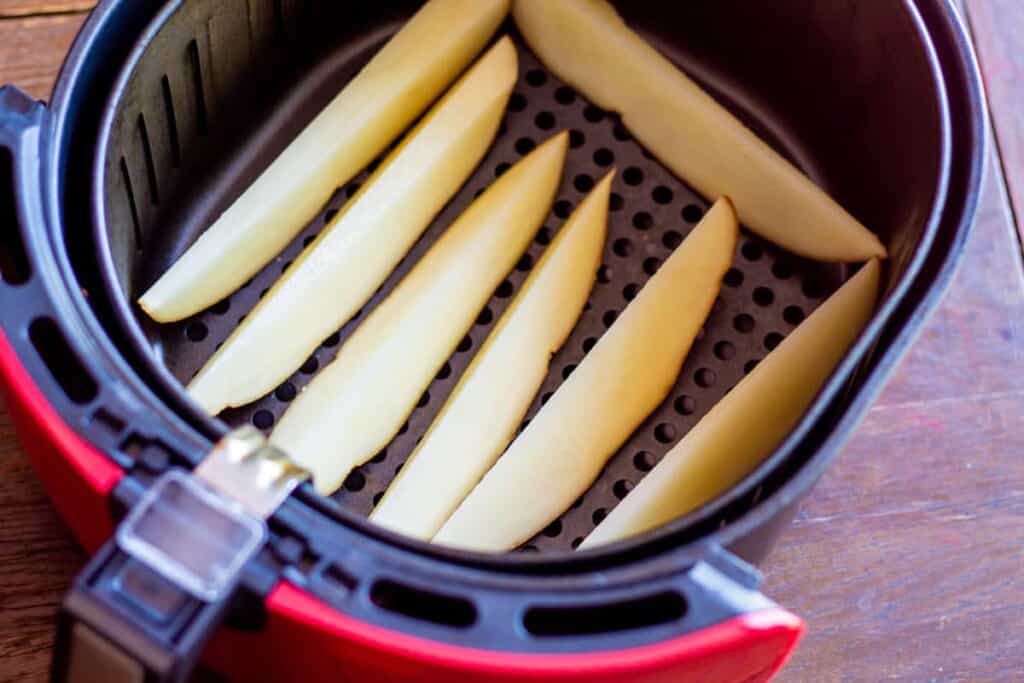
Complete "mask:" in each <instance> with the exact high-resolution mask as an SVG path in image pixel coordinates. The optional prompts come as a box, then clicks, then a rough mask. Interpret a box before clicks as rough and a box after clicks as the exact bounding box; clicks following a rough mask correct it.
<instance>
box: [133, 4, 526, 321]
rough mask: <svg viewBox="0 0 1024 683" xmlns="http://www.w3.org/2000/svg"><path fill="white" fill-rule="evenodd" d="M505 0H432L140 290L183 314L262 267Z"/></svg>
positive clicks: (497, 15)
mask: <svg viewBox="0 0 1024 683" xmlns="http://www.w3.org/2000/svg"><path fill="white" fill-rule="evenodd" d="M508 9H509V0H430V2H428V3H427V4H426V5H424V6H423V7H422V8H421V9H420V10H419V11H418V12H417V13H416V15H415V16H413V17H412V19H410V20H409V21H408V22H407V23H406V24H405V26H403V27H402V29H401V30H400V31H399V32H398V33H397V34H395V36H394V37H393V38H392V39H391V40H390V41H389V42H388V43H387V44H386V45H385V46H384V47H383V48H381V50H380V52H378V53H377V54H376V56H374V58H373V59H372V60H371V61H370V63H369V64H367V65H366V67H365V68H364V69H363V70H362V71H361V72H360V73H359V74H358V75H357V76H356V77H355V78H354V79H352V81H351V82H349V84H348V85H347V86H345V88H344V90H342V91H341V93H339V94H338V95H337V96H336V97H335V98H334V100H332V101H331V103H330V104H328V105H327V107H326V108H324V110H323V111H321V112H320V114H319V115H317V117H316V118H315V119H313V121H312V122H311V123H310V124H309V125H308V126H307V127H306V128H305V129H304V130H303V131H302V133H300V134H299V136H298V137H297V138H295V139H294V140H293V141H292V142H291V143H290V144H289V145H288V147H287V148H285V150H284V151H283V152H282V153H281V154H280V155H279V156H278V157H277V158H276V159H275V160H274V162H273V163H272V164H271V165H270V166H269V167H267V169H266V170H264V171H263V173H262V174H261V175H260V176H259V177H258V178H257V180H256V182H254V183H253V184H252V185H251V186H249V188H248V189H246V190H245V192H243V193H242V195H241V196H240V197H238V199H236V200H235V201H234V203H233V204H231V206H230V207H229V208H228V209H227V210H226V211H225V212H224V213H223V214H222V215H221V216H220V218H218V219H217V221H216V222H214V224H213V225H211V226H210V227H209V228H208V229H207V230H206V231H205V232H204V233H203V234H202V235H201V236H200V237H199V239H198V240H197V241H196V242H195V244H193V245H192V246H191V247H190V248H189V249H188V250H187V251H186V252H185V253H184V254H183V255H182V256H181V257H180V258H179V259H178V261H177V262H176V263H175V264H174V265H173V266H172V267H171V268H170V270H168V271H167V272H166V273H165V274H164V275H163V276H162V277H161V278H160V279H159V280H157V282H156V284H154V285H153V286H152V287H151V288H150V289H149V291H147V292H146V293H145V294H144V295H143V296H142V298H141V299H139V305H140V306H141V307H142V309H143V310H145V311H146V312H147V313H148V314H149V315H150V316H151V317H152V318H153V319H154V320H157V321H159V322H172V321H176V320H182V319H183V318H187V317H188V316H190V315H193V314H195V313H198V312H199V311H202V310H203V309H206V308H208V307H210V306H212V305H213V304H216V303H217V302H219V301H221V300H222V299H224V298H225V297H227V296H228V295H230V294H231V293H232V292H234V291H235V290H236V289H238V288H239V287H241V286H242V285H243V284H244V283H245V282H246V281H247V280H248V279H249V278H251V277H252V276H253V275H255V274H256V273H258V272H259V270H260V269H261V268H262V267H263V266H264V265H266V264H267V263H268V262H269V261H270V260H271V259H272V258H273V257H274V256H275V255H276V254H277V253H278V252H280V251H281V250H282V249H283V248H284V247H285V246H287V245H288V243H289V242H290V241H291V240H292V239H293V238H294V237H295V235H296V234H297V233H298V232H299V230H301V229H302V228H303V227H304V226H305V225H306V224H307V223H309V221H310V220H312V219H313V217H314V216H316V214H317V213H318V212H319V211H320V209H321V208H322V207H323V205H324V204H325V203H327V200H328V199H330V198H331V195H333V194H334V191H335V190H336V189H337V188H338V187H339V186H341V185H344V184H345V183H347V182H348V181H349V180H351V179H352V178H353V177H354V176H355V175H356V174H357V173H359V171H361V170H362V169H363V168H365V167H366V166H367V165H368V164H369V163H370V162H371V161H373V159H374V158H375V157H376V156H377V155H379V154H380V153H381V152H383V151H384V149H385V148H386V147H387V146H388V145H389V144H390V143H391V142H392V141H393V140H394V139H395V138H396V137H398V135H399V134H400V133H401V132H402V131H403V130H405V129H406V128H407V127H408V126H409V124H411V123H412V122H413V121H415V120H416V118H417V117H418V116H419V115H420V114H421V113H423V111H424V110H425V109H426V108H427V106H428V105H430V103H431V102H433V101H434V100H435V99H436V98H437V97H438V96H439V95H440V94H441V93H442V92H444V90H445V88H447V87H448V86H449V84H451V83H452V81H454V80H455V78H456V77H457V76H458V75H459V74H460V73H461V72H462V71H463V70H464V69H465V68H466V66H467V65H469V63H470V62H471V61H472V60H473V58H474V57H475V56H476V55H477V54H478V53H479V52H480V50H482V49H483V48H484V46H485V45H486V44H487V41H488V40H490V37H491V36H492V35H493V34H494V32H495V31H496V30H497V28H498V26H499V25H500V24H501V22H502V21H503V20H504V18H505V16H506V15H507V14H508Z"/></svg>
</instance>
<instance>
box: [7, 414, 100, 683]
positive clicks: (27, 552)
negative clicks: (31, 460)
mask: <svg viewBox="0 0 1024 683" xmlns="http://www.w3.org/2000/svg"><path fill="white" fill-rule="evenodd" d="M84 561H85V554H84V553H83V552H82V551H81V550H79V549H78V548H77V547H76V546H75V544H74V542H73V541H72V539H71V537H70V535H69V534H68V532H67V531H66V530H65V528H64V526H63V524H62V523H61V522H60V520H59V519H58V517H57V515H56V513H55V512H54V511H53V508H51V507H50V505H49V503H48V502H47V500H46V496H45V494H44V493H43V490H42V488H41V487H40V485H39V482H38V480H37V479H36V477H35V474H34V473H33V472H32V470H31V468H30V467H29V465H28V461H27V460H26V458H25V454H24V452H23V451H22V449H21V446H20V445H19V444H18V443H17V441H16V439H15V436H14V430H13V428H12V426H11V422H10V416H9V415H8V413H7V409H6V406H5V405H4V403H3V400H2V399H0V680H2V681H18V680H24V681H42V680H44V679H45V674H46V672H47V670H48V667H49V661H50V647H51V644H52V640H53V617H54V614H55V613H56V610H57V605H58V603H59V600H60V596H61V595H62V594H63V592H64V591H65V590H66V589H67V586H68V584H69V582H70V581H71V578H72V577H73V576H74V575H75V573H76V572H77V571H78V569H79V568H80V567H81V565H82V564H83V562H84Z"/></svg>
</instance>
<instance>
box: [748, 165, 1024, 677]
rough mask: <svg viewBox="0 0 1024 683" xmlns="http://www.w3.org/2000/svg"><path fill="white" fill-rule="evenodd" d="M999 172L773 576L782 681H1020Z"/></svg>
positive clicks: (1008, 301)
mask: <svg viewBox="0 0 1024 683" xmlns="http://www.w3.org/2000/svg"><path fill="white" fill-rule="evenodd" d="M1018 254H1019V251H1018V250H1017V245H1016V237H1015V236H1014V228H1013V225H1012V223H1011V222H1010V220H1009V214H1008V208H1007V199H1006V195H1005V192H1004V191H1003V187H1002V186H1001V175H1000V174H999V172H998V170H997V169H995V168H993V169H992V172H991V173H990V174H989V176H988V181H987V185H986V191H985V197H984V208H983V210H982V213H981V216H980V220H979V223H978V226H977V232H976V234H975V236H974V239H973V240H972V241H971V243H970V244H969V246H968V253H967V255H966V259H965V262H964V264H963V267H962V268H961V270H960V272H959V274H958V276H957V278H956V280H955V282H954V285H953V287H952V289H951V291H950V293H949V296H948V297H947V298H946V300H945V302H944V304H943V305H942V307H941V309H940V310H939V311H938V312H937V314H936V315H935V317H934V318H933V319H932V320H931V322H930V324H929V325H928V327H927V330H926V331H925V333H924V334H923V335H922V337H921V339H920V341H919V342H918V343H917V345H916V346H915V347H914V349H913V350H912V351H911V352H910V355H909V357H908V358H907V360H906V361H905V362H904V363H903V365H902V367H901V369H900V371H899V372H898V374H897V376H896V377H895V378H894V380H893V382H892V384H891V385H890V386H889V387H888V388H887V390H886V391H885V392H884V394H883V396H882V397H881V399H880V400H879V402H878V403H877V404H876V406H875V407H874V408H873V409H872V411H871V412H870V414H869V416H868V417H867V419H866V420H865V423H864V425H863V426H862V427H861V428H860V430H859V431H858V434H857V436H856V437H855V438H854V439H853V441H852V442H851V443H850V445H849V446H848V447H847V448H846V449H845V452H844V453H843V454H842V455H841V456H840V458H839V459H838V460H837V462H836V463H835V464H834V466H833V467H832V468H831V469H830V471H829V472H828V473H827V474H826V475H825V477H824V479H823V480H822V481H821V483H820V484H819V485H818V487H817V488H816V489H815V491H814V492H813V493H812V495H811V496H810V498H809V500H808V501H807V503H806V504H805V505H804V508H803V510H802V511H801V513H800V514H799V515H798V518H797V520H796V522H795V523H794V525H793V526H792V527H791V528H790V529H789V530H787V532H786V533H785V534H784V535H783V538H782V540H781V542H780V543H779V546H778V547H777V548H776V550H775V552H774V553H773V555H772V556H771V558H770V559H769V561H768V563H767V564H766V566H765V567H764V569H765V572H766V574H767V576H768V581H767V586H766V591H767V592H768V594H769V595H770V596H771V597H773V598H774V599H776V600H778V601H779V602H781V603H782V604H784V605H786V606H787V607H789V608H791V609H793V610H794V611H796V612H797V613H798V614H801V615H802V616H804V617H805V618H807V620H808V626H809V633H808V635H807V637H806V639H805V640H804V642H803V643H802V645H801V647H800V649H799V650H798V651H797V654H796V656H795V657H794V659H793V661H792V662H791V664H790V666H789V667H788V668H787V669H786V671H785V674H784V675H783V676H782V680H783V681H807V682H808V683H811V682H814V683H820V682H827V681H862V680H863V681H880V680H886V679H888V678H889V677H893V678H895V679H897V680H907V681H964V680H971V681H983V680H984V681H1009V680H1024V637H1022V636H1021V635H1020V633H1019V625H1020V623H1021V615H1022V614H1024V582H1021V580H1020V577H1021V574H1020V572H1021V567H1022V566H1024V458H1022V457H1021V455H1022V449H1021V446H1020V443H1021V435H1022V428H1021V425H1020V421H1019V416H1020V415H1021V414H1024V354H1022V353H1021V341H1020V340H1021V337H1020V335H1019V325H1020V323H1019V321H1020V320H1021V319H1022V318H1024V286H1022V285H1021V263H1020V259H1019V257H1018Z"/></svg>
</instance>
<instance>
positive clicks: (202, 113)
mask: <svg viewBox="0 0 1024 683" xmlns="http://www.w3.org/2000/svg"><path fill="white" fill-rule="evenodd" d="M188 61H189V63H190V64H191V65H192V87H193V89H194V90H195V95H196V126H197V127H198V128H199V134H200V135H206V131H207V120H206V91H205V90H204V89H203V64H202V62H201V61H200V60H199V43H197V42H196V41H195V39H193V40H192V41H190V42H189V44H188Z"/></svg>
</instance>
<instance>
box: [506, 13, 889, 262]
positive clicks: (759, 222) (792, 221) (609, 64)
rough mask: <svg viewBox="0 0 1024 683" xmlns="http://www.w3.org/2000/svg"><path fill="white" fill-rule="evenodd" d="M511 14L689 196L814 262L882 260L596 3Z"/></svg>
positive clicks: (799, 179) (775, 158)
mask: <svg viewBox="0 0 1024 683" xmlns="http://www.w3.org/2000/svg"><path fill="white" fill-rule="evenodd" d="M512 13H513V16H514V17H515V21H516V24H517V26H518V27H519V30H520V31H521V32H522V33H523V36H524V37H525V38H526V42H527V43H529V45H530V47H531V48H533V50H534V52H536V53H537V55H538V56H539V57H540V58H541V60H542V61H543V62H544V63H545V64H546V65H547V66H548V67H549V68H550V69H551V70H552V71H554V72H555V73H556V74H557V75H558V76H559V77H560V78H561V79H563V80H564V81H566V82H567V83H569V84H570V85H572V86H573V87H575V88H577V89H578V90H579V91H580V92H581V93H583V94H584V95H585V96H586V97H587V98H588V99H590V100H591V101H593V102H594V103H595V104H597V105H599V106H601V107H603V108H604V109H608V110H611V111H615V112H619V113H620V114H621V115H622V122H623V123H624V124H625V126H626V127H627V128H628V129H629V130H630V131H631V132H632V133H633V135H634V137H636V139H637V140H639V141H640V142H641V143H643V145H644V146H645V147H647V148H648V149H649V150H651V152H652V153H653V154H654V155H655V156H656V157H657V158H658V159H659V160H661V162H662V163H664V164H665V165H666V166H668V167H669V169H671V170H672V171H673V172H674V173H675V174H676V175H678V176H679V177H680V178H682V179H683V180H685V181H686V182H687V183H689V184H690V185H691V186H692V187H693V188H694V189H696V190H697V191H698V192H700V193H701V194H703V195H704V196H706V197H709V198H712V197H719V196H727V197H729V198H730V199H731V200H732V201H733V203H734V205H735V206H736V211H737V213H738V214H739V218H740V221H741V222H742V223H743V224H744V226H746V227H747V228H749V229H750V230H753V231H754V232H756V233H758V234H759V235H761V236H762V237H764V238H765V239H768V240H770V241H772V242H774V243H776V244H778V245H780V246H782V247H784V248H786V249H788V250H789V251H792V252H794V253H796V254H800V255H802V256H806V257H809V258H814V259H818V260H821V261H833V262H836V261H839V262H858V261H864V260H867V259H869V258H872V257H876V256H877V257H883V258H884V257H885V255H886V249H885V247H884V246H883V245H882V243H881V242H880V241H879V240H878V238H877V237H876V236H875V235H874V234H873V233H872V232H871V231H869V230H868V229H867V228H865V227H864V226H863V225H861V224H860V223H859V222H858V221H857V220H856V219H855V218H854V217H853V216H851V215H850V214H849V213H847V211H846V210H844V209H843V208H842V207H841V206H839V204H837V203H836V202H835V201H834V200H832V199H831V198H830V197H829V196H828V195H827V194H826V193H825V192H824V191H823V190H821V189H820V188H818V187H817V186H816V185H815V184H814V183H813V182H811V180H809V179H808V178H807V177H806V176H805V175H804V174H803V173H801V172H800V171H799V170H798V169H797V168H796V167H794V166H793V165H792V164H790V163H789V162H788V161H786V160H785V159H784V158H783V157H782V156H781V155H779V154H778V153H776V152H775V151H774V150H773V149H772V148H771V147H769V146H768V145H767V144H765V143H764V142H763V141H762V140H760V139H759V138H758V137H757V136H756V135H755V134H754V133H753V132H752V131H751V130H750V129H748V128H747V127H746V126H744V125H743V123H741V122H740V121H739V119H737V118H736V117H735V116H733V115H732V114H730V113H729V112H728V111H727V110H726V109H725V108H724V107H722V106H721V105H719V104H718V103H717V102H716V101H715V100H714V99H712V98H711V96H710V95H708V94H707V93H705V92H704V91H703V90H702V89H701V88H700V86H698V85H697V84H696V83H695V82H694V81H692V80H691V79H690V78H689V77H687V76H686V75H685V74H683V72H682V71H680V70H679V69H678V68H677V67H676V66H675V65H674V64H673V63H672V62H671V61H669V60H668V59H666V58H665V57H664V56H663V55H661V54H660V53H659V52H658V51H657V50H656V49H655V48H654V47H652V46H651V45H650V44H648V43H647V42H646V41H645V40H644V39H643V38H641V37H640V36H639V35H637V34H636V33H635V32H633V31H632V30H631V29H630V28H629V27H628V26H627V25H626V24H625V22H624V21H623V20H622V18H621V17H620V16H619V15H618V14H617V13H616V11H615V9H614V8H613V7H612V6H611V5H610V4H609V3H608V2H606V1H605V0H514V2H513V5H512ZM723 29H724V30H728V27H723Z"/></svg>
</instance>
